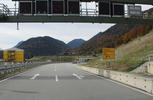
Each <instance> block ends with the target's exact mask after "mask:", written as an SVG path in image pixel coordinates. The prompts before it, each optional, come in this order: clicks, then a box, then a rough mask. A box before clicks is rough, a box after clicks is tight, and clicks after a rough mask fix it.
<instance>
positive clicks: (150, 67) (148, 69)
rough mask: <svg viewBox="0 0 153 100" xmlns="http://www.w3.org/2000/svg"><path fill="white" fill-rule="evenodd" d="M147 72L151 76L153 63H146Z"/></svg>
mask: <svg viewBox="0 0 153 100" xmlns="http://www.w3.org/2000/svg"><path fill="white" fill-rule="evenodd" d="M147 72H148V73H150V74H153V63H152V62H150V63H148V67H147Z"/></svg>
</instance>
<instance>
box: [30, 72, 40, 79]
mask: <svg viewBox="0 0 153 100" xmlns="http://www.w3.org/2000/svg"><path fill="white" fill-rule="evenodd" d="M37 76H39V73H38V74H35V75H34V76H33V77H32V78H31V79H32V80H34V79H35V78H36V77H37Z"/></svg>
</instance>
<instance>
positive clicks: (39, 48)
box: [18, 36, 69, 57]
mask: <svg viewBox="0 0 153 100" xmlns="http://www.w3.org/2000/svg"><path fill="white" fill-rule="evenodd" d="M18 48H21V49H24V50H25V55H26V57H27V55H28V53H33V54H34V56H39V55H41V56H49V55H56V54H59V53H60V52H63V51H66V50H68V49H69V48H68V47H67V46H66V44H65V43H64V42H62V41H59V40H57V39H54V38H52V37H49V36H44V37H36V38H30V39H28V40H26V41H24V42H23V43H22V44H21V45H20V46H19V47H18Z"/></svg>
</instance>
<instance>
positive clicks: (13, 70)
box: [0, 62, 50, 79]
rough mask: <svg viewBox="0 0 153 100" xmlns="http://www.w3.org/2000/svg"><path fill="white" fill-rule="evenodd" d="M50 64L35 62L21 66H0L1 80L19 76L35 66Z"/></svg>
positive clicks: (21, 64)
mask: <svg viewBox="0 0 153 100" xmlns="http://www.w3.org/2000/svg"><path fill="white" fill-rule="evenodd" d="M48 63H50V62H34V63H20V64H10V65H0V79H2V78H4V77H6V76H11V75H14V74H17V73H19V72H22V71H25V70H28V69H30V68H32V67H34V66H37V65H41V64H48Z"/></svg>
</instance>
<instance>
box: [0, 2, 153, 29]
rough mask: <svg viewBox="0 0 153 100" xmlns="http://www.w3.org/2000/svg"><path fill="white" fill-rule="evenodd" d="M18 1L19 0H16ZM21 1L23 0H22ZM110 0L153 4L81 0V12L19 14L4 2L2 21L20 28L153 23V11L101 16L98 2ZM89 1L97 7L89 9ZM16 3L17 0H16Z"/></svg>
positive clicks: (0, 8)
mask: <svg viewBox="0 0 153 100" xmlns="http://www.w3.org/2000/svg"><path fill="white" fill-rule="evenodd" d="M16 1H18V0H16ZM20 1H21V0H20ZM99 1H108V2H111V3H123V4H133V5H134V4H150V5H153V1H152V0H80V6H81V4H82V3H86V8H82V7H80V14H76V15H75V14H74V15H70V14H62V15H54V14H45V15H39V14H31V15H22V14H19V12H18V8H16V6H15V8H8V7H7V6H6V5H4V4H0V23H17V28H19V23H35V22H39V23H45V22H50V23H52V22H53V23H55V22H59V23H117V24H147V25H153V13H150V14H148V13H143V15H142V16H141V17H130V16H128V15H127V11H126V12H125V15H124V17H109V16H100V15H99V14H98V2H99ZM87 2H88V3H89V2H95V8H93V9H89V8H88V7H87ZM15 3H16V2H15Z"/></svg>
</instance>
